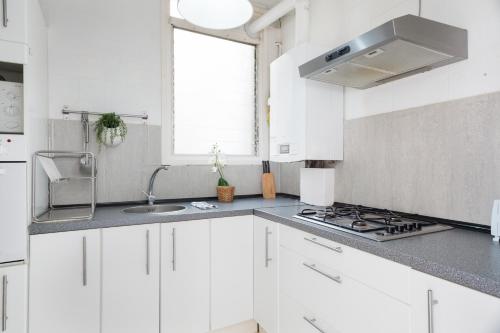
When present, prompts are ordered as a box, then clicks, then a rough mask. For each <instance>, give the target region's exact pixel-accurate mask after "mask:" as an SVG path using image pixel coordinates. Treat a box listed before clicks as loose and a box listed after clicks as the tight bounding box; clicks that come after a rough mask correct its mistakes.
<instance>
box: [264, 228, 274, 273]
mask: <svg viewBox="0 0 500 333" xmlns="http://www.w3.org/2000/svg"><path fill="white" fill-rule="evenodd" d="M271 234H272V232H271V231H269V227H266V250H265V258H264V260H265V261H264V263H265V267H269V262H270V261H272V260H273V259H271V258H269V235H271Z"/></svg>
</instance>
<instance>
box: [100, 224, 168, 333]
mask: <svg viewBox="0 0 500 333" xmlns="http://www.w3.org/2000/svg"><path fill="white" fill-rule="evenodd" d="M159 291H160V226H159V225H158V224H148V225H137V226H126V227H119V228H108V229H103V230H102V333H116V332H120V333H136V332H141V333H158V331H159V325H160V313H159V311H160V310H159V304H160V300H159V298H160V294H159Z"/></svg>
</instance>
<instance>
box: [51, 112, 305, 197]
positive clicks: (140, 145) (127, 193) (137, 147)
mask: <svg viewBox="0 0 500 333" xmlns="http://www.w3.org/2000/svg"><path fill="white" fill-rule="evenodd" d="M51 122H52V126H51V128H52V129H53V130H52V133H51V142H52V145H51V149H58V150H59V149H60V150H73V151H74V150H81V149H82V146H83V143H82V127H81V124H80V122H79V121H74V120H51ZM160 142H161V128H160V127H159V126H148V125H135V124H128V134H127V137H126V139H125V142H124V143H122V144H121V145H119V146H117V147H112V148H108V147H105V146H103V147H101V148H99V147H98V145H97V143H96V140H95V134H94V132H93V131H92V133H91V138H90V145H89V149H90V151H92V152H94V153H95V154H96V156H97V164H98V172H97V179H98V180H97V200H98V202H101V203H102V202H120V201H135V200H144V199H145V196H144V194H143V191H146V190H147V187H148V182H149V177H150V176H151V174H152V172H153V170H154V169H155V168H156V167H158V166H159V165H160V163H161V145H160V144H159V143H160ZM65 163H66V164H65V165H64V166H63V167H64V170H67V172H71V173H73V174H79V173H80V171H81V170H80V168H79V166H78V162H77V161H66V162H65ZM271 169H272V172H273V173H274V175H275V177H276V181H277V188H278V189H279V188H280V185H281V184H280V182H279V180H280V176H279V172H280V165H279V164H278V163H272V164H271ZM287 170H288V169H287ZM261 175H262V166H261V165H229V166H226V169H225V176H226V178H227V180H228V181H229V182H230V183H231V184H232V185H234V186H235V187H236V194H237V195H253V194H260V193H262V184H261ZM294 177H296V178H297V179H293V178H294ZM286 179H287V183H285V185H284V187H285V188H287V189H291V190H290V192H291V193H293V192H294V191H296V189H295V187H296V186H297V184H298V173H297V171H296V170H295V171H290V172H288V173H287V177H286ZM217 180H218V177H217V174H215V173H213V172H211V167H210V166H209V165H189V166H172V167H170V168H169V169H168V170H167V171H161V172H160V174H159V175H158V177H157V180H156V183H155V193H156V195H157V197H158V198H159V199H170V198H192V197H213V196H216V185H217ZM288 183H289V184H288ZM87 193H88V191H86V189H85V188H84V187H83V186H82V185H79V184H71V185H70V186H65V185H61V186H58V187H57V189H56V194H57V199H58V200H57V203H58V204H74V203H82V202H86V201H87V196H86V194H87Z"/></svg>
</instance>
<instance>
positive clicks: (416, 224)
mask: <svg viewBox="0 0 500 333" xmlns="http://www.w3.org/2000/svg"><path fill="white" fill-rule="evenodd" d="M413 228H415V230H422V224H420V223H418V222H413Z"/></svg>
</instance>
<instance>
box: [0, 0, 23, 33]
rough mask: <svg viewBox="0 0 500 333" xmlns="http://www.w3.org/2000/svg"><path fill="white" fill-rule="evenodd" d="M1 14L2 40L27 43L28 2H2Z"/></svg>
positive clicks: (11, 0)
mask: <svg viewBox="0 0 500 333" xmlns="http://www.w3.org/2000/svg"><path fill="white" fill-rule="evenodd" d="M0 12H1V14H0V39H1V40H5V41H9V42H17V43H26V0H2V1H0ZM4 18H5V19H4Z"/></svg>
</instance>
